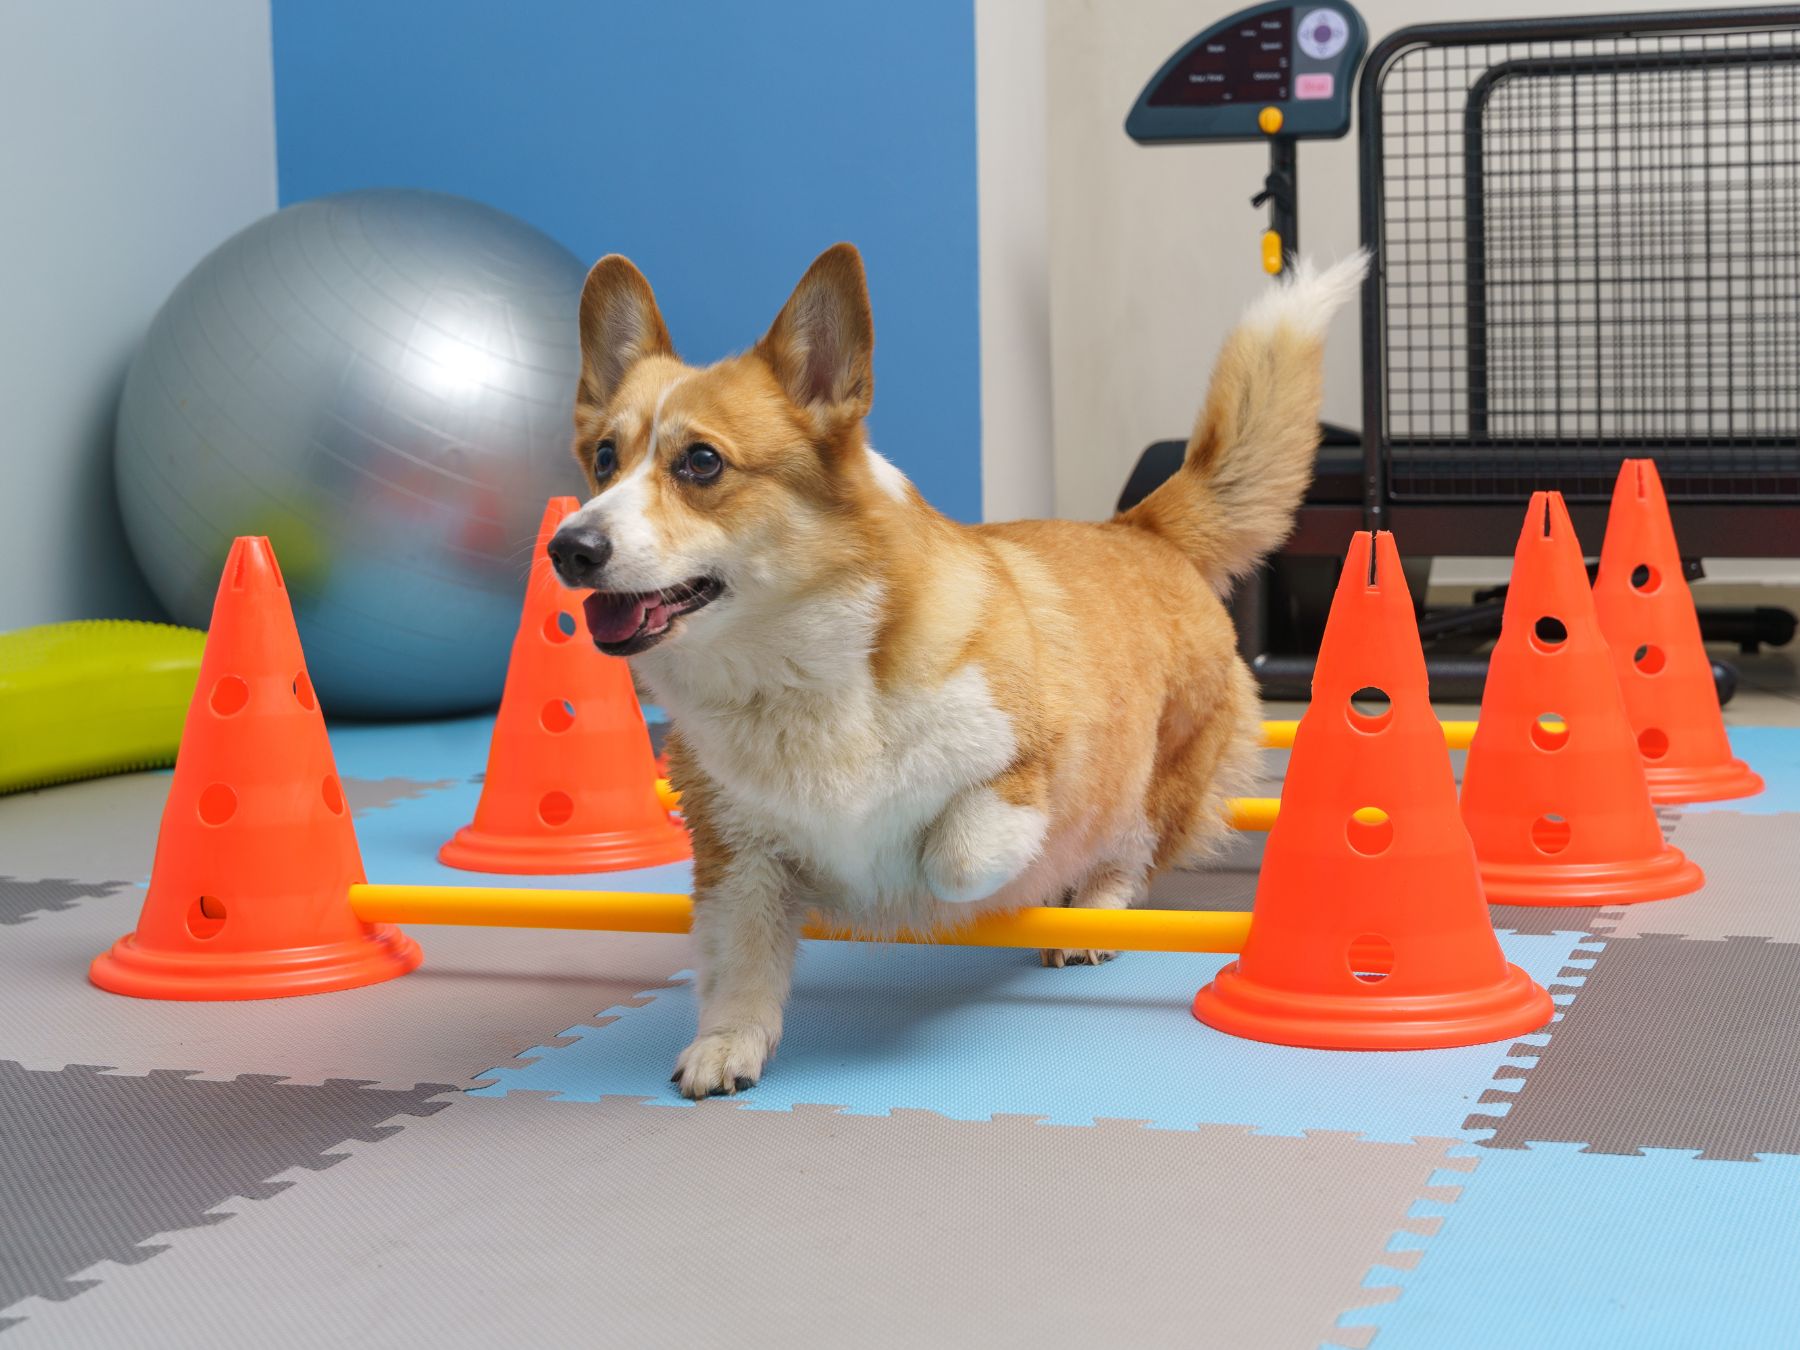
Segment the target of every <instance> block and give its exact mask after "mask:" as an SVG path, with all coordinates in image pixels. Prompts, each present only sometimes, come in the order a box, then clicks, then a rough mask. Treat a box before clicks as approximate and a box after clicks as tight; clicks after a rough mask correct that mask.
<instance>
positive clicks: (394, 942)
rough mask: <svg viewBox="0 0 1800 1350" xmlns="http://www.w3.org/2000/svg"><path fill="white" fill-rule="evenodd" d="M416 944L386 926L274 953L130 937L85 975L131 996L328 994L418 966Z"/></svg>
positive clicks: (212, 998)
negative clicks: (152, 944)
mask: <svg viewBox="0 0 1800 1350" xmlns="http://www.w3.org/2000/svg"><path fill="white" fill-rule="evenodd" d="M424 959H425V958H424V953H423V952H421V951H420V950H419V944H418V943H416V942H414V941H413V940H412V939H411V938H409V937H407V936H406V934H404V933H402V932H401V931H400V930H399V929H398V928H394V927H392V926H390V925H388V924H374V925H371V926H370V927H369V929H368V931H367V934H366V935H365V936H363V937H360V938H356V939H353V940H351V941H349V942H334V943H330V944H327V945H324V946H317V947H295V948H292V949H291V950H288V951H276V952H217V953H214V952H205V951H192V952H171V951H154V950H151V949H150V948H147V947H143V946H140V945H139V944H138V940H137V935H136V934H135V933H131V934H127V935H126V936H125V937H122V938H120V939H119V940H118V941H117V942H115V943H114V944H113V945H112V948H111V949H110V950H109V951H106V952H103V953H101V954H100V955H99V956H96V957H95V958H94V960H93V963H92V964H91V965H90V966H89V967H88V978H89V979H90V980H92V981H93V982H94V983H95V984H96V985H98V986H99V987H100V988H102V989H105V990H107V991H108V992H109V993H114V994H127V995H129V996H130V997H132V998H162V999H179V1000H182V1001H185V1002H206V1003H218V1002H226V1001H237V1000H243V999H255V998H292V997H295V996H297V995H300V994H329V993H331V992H333V991H334V990H338V989H357V988H360V987H362V986H363V985H366V984H379V983H381V982H382V981H383V980H391V979H393V978H394V977H395V976H396V975H404V974H406V972H407V971H409V970H413V969H416V968H417V966H418V964H419V962H420V961H422V960H424Z"/></svg>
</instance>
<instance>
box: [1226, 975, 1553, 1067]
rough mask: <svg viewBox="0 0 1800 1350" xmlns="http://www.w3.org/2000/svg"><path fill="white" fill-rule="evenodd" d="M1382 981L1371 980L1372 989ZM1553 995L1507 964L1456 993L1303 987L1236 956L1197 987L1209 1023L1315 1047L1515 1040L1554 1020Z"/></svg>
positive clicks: (1421, 1046)
mask: <svg viewBox="0 0 1800 1350" xmlns="http://www.w3.org/2000/svg"><path fill="white" fill-rule="evenodd" d="M1376 987H1377V986H1375V985H1371V986H1370V989H1371V991H1373V990H1374V989H1375V988H1376ZM1554 1013H1555V1008H1554V1005H1552V1003H1551V1002H1550V995H1549V994H1548V993H1546V992H1545V991H1544V989H1543V988H1542V987H1541V986H1540V985H1539V984H1538V983H1537V982H1536V981H1535V980H1533V979H1532V978H1531V976H1529V975H1527V974H1526V973H1525V972H1524V971H1522V970H1520V969H1519V968H1518V967H1517V966H1514V965H1508V966H1507V967H1506V973H1505V974H1504V975H1503V976H1502V977H1501V979H1500V980H1499V982H1498V983H1496V984H1493V985H1491V986H1489V987H1487V988H1485V989H1474V990H1469V991H1467V992H1465V993H1458V994H1438V995H1409V996H1394V995H1386V996H1384V995H1382V994H1379V993H1375V992H1370V993H1368V994H1298V993H1290V992H1289V991H1287V990H1282V989H1271V988H1269V987H1267V986H1266V985H1260V984H1253V983H1252V982H1251V981H1249V980H1248V979H1246V978H1245V977H1244V975H1243V972H1242V971H1241V970H1240V969H1239V963H1238V962H1236V961H1233V962H1232V963H1231V964H1230V965H1228V966H1226V967H1225V968H1224V969H1223V970H1221V971H1220V972H1219V973H1218V975H1217V977H1215V978H1214V980H1213V982H1212V983H1211V984H1209V985H1207V986H1206V987H1205V988H1204V989H1202V990H1201V991H1200V992H1199V993H1198V994H1196V995H1194V1016H1195V1017H1197V1018H1199V1019H1200V1020H1201V1021H1202V1022H1204V1023H1206V1025H1207V1026H1209V1027H1213V1028H1215V1029H1216V1030H1219V1031H1223V1032H1228V1033H1229V1034H1231V1035H1233V1036H1242V1037H1244V1038H1245V1039H1246V1040H1252V1041H1266V1042H1268V1043H1270V1044H1273V1045H1296V1046H1301V1047H1303V1048H1306V1049H1310V1050H1444V1049H1450V1048H1452V1047H1455V1046H1459V1045H1486V1044H1488V1043H1490V1042H1493V1041H1505V1040H1511V1039H1512V1038H1513V1037H1515V1036H1523V1035H1526V1034H1527V1033H1529V1032H1533V1031H1536V1030H1538V1029H1539V1028H1540V1027H1543V1026H1546V1025H1548V1023H1549V1021H1550V1019H1551V1017H1552V1016H1553V1015H1554Z"/></svg>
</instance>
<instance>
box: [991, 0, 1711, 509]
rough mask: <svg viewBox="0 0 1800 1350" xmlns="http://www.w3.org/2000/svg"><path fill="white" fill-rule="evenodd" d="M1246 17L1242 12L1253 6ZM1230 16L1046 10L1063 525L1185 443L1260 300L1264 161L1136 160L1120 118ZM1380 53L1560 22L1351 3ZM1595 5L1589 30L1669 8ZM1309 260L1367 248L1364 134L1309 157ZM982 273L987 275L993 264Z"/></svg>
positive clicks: (1175, 2)
mask: <svg viewBox="0 0 1800 1350" xmlns="http://www.w3.org/2000/svg"><path fill="white" fill-rule="evenodd" d="M1246 2H1247V0H1246ZM1241 7H1242V6H1241V5H1238V4H1234V3H1233V0H1221V2H1220V3H1217V4H1210V5H1209V4H1201V5H1198V6H1197V5H1196V4H1195V3H1194V0H1131V3H1128V4H1122V3H1117V0H1049V15H1050V28H1049V43H1048V46H1049V87H1050V89H1051V91H1052V92H1053V96H1052V97H1051V99H1050V100H1049V114H1050V277H1051V283H1050V295H1051V301H1050V314H1051V359H1052V371H1053V374H1054V380H1053V386H1054V390H1055V404H1054V406H1055V459H1056V469H1055V473H1056V510H1057V514H1059V515H1064V516H1073V517H1083V518H1094V517H1100V516H1104V515H1106V514H1107V513H1108V512H1110V511H1111V509H1112V504H1113V502H1114V501H1115V500H1116V499H1117V497H1118V494H1119V489H1120V488H1121V487H1122V486H1123V485H1124V482H1125V477H1126V474H1127V473H1128V472H1129V471H1130V468H1131V465H1132V464H1133V463H1134V462H1135V461H1136V459H1137V456H1138V455H1139V453H1140V452H1141V451H1142V450H1143V448H1144V446H1145V445H1147V444H1148V443H1150V442H1151V441H1154V440H1161V439H1164V438H1169V437H1183V436H1185V435H1186V434H1187V431H1188V428H1189V426H1190V424H1191V423H1192V421H1193V418H1194V413H1195V411H1196V409H1197V407H1198V405H1199V402H1200V398H1201V395H1202V393H1203V391H1204V385H1205V381H1206V375H1207V370H1208V368H1209V366H1210V365H1211V362H1212V358H1213V355H1214V353H1215V352H1216V351H1217V350H1218V346H1219V343H1220V341H1221V340H1222V339H1223V338H1224V336H1225V333H1226V332H1227V330H1228V329H1229V328H1230V326H1231V323H1232V321H1233V320H1234V319H1235V317H1236V315H1237V313H1238V311H1239V310H1240V309H1242V307H1243V306H1244V305H1245V304H1246V303H1247V302H1248V301H1249V300H1250V299H1251V298H1252V297H1253V296H1254V295H1255V294H1256V293H1257V291H1258V290H1259V289H1260V288H1261V287H1263V286H1265V285H1267V284H1268V283H1267V281H1266V279H1265V276H1264V273H1263V271H1262V268H1261V264H1260V261H1259V257H1258V241H1259V239H1260V237H1261V234H1262V231H1263V230H1264V228H1265V227H1266V222H1267V219H1268V214H1267V211H1266V210H1252V209H1251V206H1250V198H1251V196H1252V195H1254V194H1255V193H1256V192H1257V191H1258V190H1260V188H1261V187H1262V181H1263V176H1264V174H1265V173H1266V172H1267V171H1268V150H1267V148H1266V147H1265V146H1262V145H1203V146H1140V145H1137V144H1135V143H1134V142H1133V141H1131V140H1130V138H1128V137H1127V136H1126V135H1125V130H1124V121H1125V114H1126V112H1127V111H1128V110H1129V109H1130V107H1131V104H1132V102H1133V100H1134V99H1136V97H1137V95H1138V93H1139V91H1140V90H1141V89H1142V88H1143V86H1144V84H1145V82H1146V81H1148V80H1149V78H1150V76H1151V75H1153V74H1154V73H1155V72H1156V70H1157V69H1158V68H1159V67H1160V66H1161V64H1162V63H1163V61H1165V60H1166V59H1167V58H1168V57H1169V56H1170V55H1171V54H1172V53H1173V52H1174V51H1175V50H1176V48H1178V47H1179V46H1181V45H1182V44H1183V43H1185V42H1186V41H1187V40H1188V39H1189V38H1191V37H1193V36H1194V35H1195V34H1197V33H1199V32H1200V31H1201V30H1202V29H1204V28H1206V27H1208V26H1210V25H1211V24H1213V23H1215V22H1216V21H1218V20H1219V19H1223V18H1225V17H1227V16H1228V15H1229V14H1230V13H1231V11H1232V10H1233V9H1234V8H1241ZM1357 7H1358V9H1360V10H1361V12H1362V15H1363V17H1364V19H1366V20H1367V21H1368V25H1369V40H1370V45H1371V47H1372V46H1373V45H1374V44H1375V43H1377V42H1379V41H1381V40H1382V39H1383V38H1385V37H1387V36H1388V35H1389V34H1391V33H1392V32H1394V31H1395V30H1396V29H1398V28H1402V27H1404V26H1406V25H1408V24H1413V23H1424V22H1428V21H1442V20H1445V19H1450V18H1457V19H1464V18H1467V19H1475V18H1494V19H1503V18H1521V17H1532V16H1542V15H1545V14H1557V13H1562V12H1565V11H1566V9H1567V6H1564V5H1561V4H1559V3H1557V0H1479V2H1477V0H1458V3H1456V4H1454V5H1451V6H1446V5H1444V4H1443V3H1441V0H1358V6H1357ZM1676 7H1678V4H1676V3H1671V0H1660V2H1659V0H1629V2H1628V3H1612V4H1608V3H1605V0H1588V2H1586V3H1583V4H1582V5H1581V6H1580V9H1581V10H1582V11H1583V12H1593V11H1606V10H1618V11H1626V10H1644V9H1666V8H1676ZM1299 160H1300V242H1301V247H1302V251H1303V252H1305V253H1309V254H1314V255H1319V256H1324V257H1328V258H1329V257H1340V256H1342V255H1343V254H1344V253H1346V252H1348V251H1349V250H1351V249H1353V248H1355V247H1356V244H1357V219H1356V218H1357V205H1356V202H1357V173H1356V131H1355V129H1354V128H1352V130H1351V133H1350V135H1349V136H1347V137H1345V138H1344V139H1342V140H1337V141H1303V142H1301V144H1300V147H1299ZM983 261H984V264H985V261H986V260H985V257H984V260H983ZM1357 323H1358V320H1357V316H1356V315H1355V313H1354V312H1347V313H1345V314H1343V315H1341V316H1339V318H1338V320H1337V322H1336V323H1335V324H1334V326H1333V327H1332V330H1331V334H1330V337H1329V340H1328V348H1327V355H1326V381H1325V417H1326V420H1328V421H1334V422H1341V423H1343V424H1345V425H1347V426H1350V427H1352V428H1356V427H1360V425H1361V422H1362V407H1361V395H1360V385H1359V378H1360V376H1359V370H1360V362H1359V351H1358V348H1359V342H1360V338H1359V331H1358V327H1357Z"/></svg>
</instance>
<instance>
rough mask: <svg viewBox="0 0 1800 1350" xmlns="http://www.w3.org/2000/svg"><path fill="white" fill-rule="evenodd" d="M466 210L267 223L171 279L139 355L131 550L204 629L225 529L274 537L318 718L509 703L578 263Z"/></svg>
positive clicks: (365, 197) (566, 420) (133, 392)
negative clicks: (507, 684) (509, 668)
mask: <svg viewBox="0 0 1800 1350" xmlns="http://www.w3.org/2000/svg"><path fill="white" fill-rule="evenodd" d="M584 270H585V269H584V268H583V267H582V264H581V262H580V261H579V260H578V259H577V258H576V257H575V256H574V255H573V254H572V253H570V252H569V251H568V250H567V249H565V248H563V247H562V246H561V245H560V244H558V243H556V242H555V241H554V240H552V239H550V238H549V237H548V236H546V235H543V234H541V233H539V232H538V231H537V230H535V229H533V228H532V227H531V226H529V225H526V224H525V223H523V222H522V221H519V220H516V219H514V218H513V217H511V216H509V215H506V214H505V213H504V212H501V211H496V210H494V209H492V208H491V207H487V206H482V205H480V204H479V203H477V202H472V201H467V200H465V199H463V198H461V197H451V196H445V195H443V194H441V193H435V192H415V191H403V190H387V189H383V190H371V191H363V192H349V193H345V194H343V195H342V196H336V197H321V198H318V199H317V200H314V201H309V202H301V203H299V204H298V205H295V206H290V207H288V208H287V209H286V210H284V211H278V212H276V213H275V214H274V215H272V216H269V217H267V218H265V219H263V220H260V221H258V222H257V223H256V224H254V225H252V226H250V227H249V228H248V229H246V230H244V231H243V232H242V233H240V234H238V235H236V236H234V237H233V238H231V239H229V240H227V241H226V242H225V243H224V244H222V245H220V246H219V248H217V249H216V250H215V251H214V252H213V253H212V254H211V255H210V256H209V257H207V258H206V259H205V260H204V261H202V262H201V263H200V265H199V266H198V267H196V268H195V269H194V270H193V271H192V272H191V273H189V275H188V277H187V279H186V280H184V281H183V282H182V283H181V284H180V285H179V286H178V287H176V289H175V293H174V294H173V295H171V296H170V297H169V300H168V303H166V304H165V305H164V306H163V307H162V310H161V312H159V313H158V314H157V316H156V319H155V321H154V322H153V323H152V324H151V326H150V332H149V334H148V336H147V337H146V338H145V339H144V345H143V347H142V349H141V350H140V351H139V352H138V354H137V356H136V358H135V359H134V360H133V361H132V364H131V370H130V373H129V374H128V376H127V377H126V381H125V394H124V399H123V402H122V404H121V406H120V410H119V427H118V453H117V464H116V471H117V480H118V488H119V504H120V509H121V511H122V512H123V514H124V517H125V530H126V534H127V536H128V538H129V540H130V544H131V549H132V552H133V553H134V554H135V555H136V557H137V560H138V563H139V564H140V565H141V566H142V568H143V571H144V575H145V576H146V577H147V578H148V580H149V582H150V585H151V587H152V588H153V589H154V590H155V592H156V594H157V595H158V597H159V598H160V599H161V600H162V602H163V603H164V604H165V605H167V606H168V608H169V611H170V613H171V614H173V615H174V617H175V618H176V619H177V620H178V621H180V622H182V623H185V624H191V625H194V626H197V627H204V626H205V625H206V623H207V620H208V616H209V615H210V614H211V612H212V602H213V595H214V592H215V591H216V590H217V589H218V585H219V572H220V569H221V567H222V566H223V565H224V561H225V555H226V552H227V551H228V550H229V548H230V546H231V540H232V538H233V537H234V536H236V535H240V534H266V535H268V536H269V538H270V540H271V541H273V543H274V545H275V552H276V556H277V557H278V558H279V559H280V561H281V567H282V572H283V574H284V575H285V577H286V579H287V584H288V591H289V593H290V595H291V596H292V599H293V604H294V614H295V618H296V619H297V621H298V623H299V628H300V640H301V642H302V644H303V645H304V646H305V649H306V662H307V667H308V669H309V670H310V671H311V673H312V680H313V685H314V687H315V688H316V689H317V690H318V693H319V698H320V701H321V703H322V704H323V706H324V708H325V710H326V711H327V712H328V713H347V714H350V715H353V716H362V717H391V716H430V715H438V714H446V713H454V712H465V711H470V710H473V709H478V708H482V707H487V706H490V705H492V704H493V703H495V702H496V701H497V700H498V699H499V697H500V687H501V684H502V682H503V681H504V679H505V675H506V659H507V653H508V649H509V646H510V644H511V641H512V635H513V630H514V628H515V627H516V626H517V623H518V615H519V604H520V601H521V600H522V598H523V596H524V584H525V576H526V570H527V568H528V566H529V563H530V559H531V551H532V545H533V540H534V536H535V534H536V530H537V526H538V522H539V520H540V518H541V517H542V515H543V512H544V503H545V500H546V499H547V498H549V497H552V496H556V495H558V494H560V493H578V492H580V490H581V488H580V482H579V475H578V474H577V472H576V470H575V467H574V462H573V460H571V458H570V456H569V436H570V432H571V422H570V411H571V406H572V404H573V401H574V396H575V385H576V379H577V374H578V370H579V365H580V352H579V348H578V345H577V333H576V309H577V305H578V302H579V300H580V297H581V283H582V278H583V275H584Z"/></svg>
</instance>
